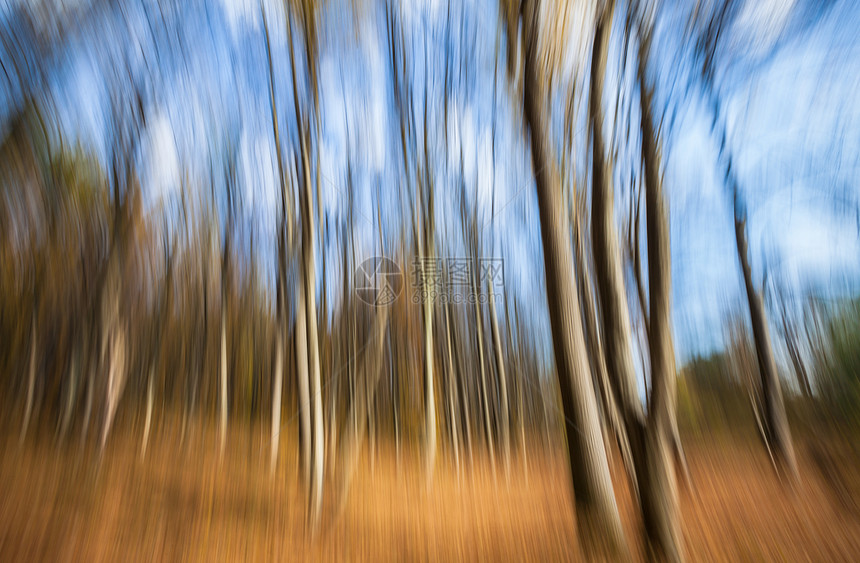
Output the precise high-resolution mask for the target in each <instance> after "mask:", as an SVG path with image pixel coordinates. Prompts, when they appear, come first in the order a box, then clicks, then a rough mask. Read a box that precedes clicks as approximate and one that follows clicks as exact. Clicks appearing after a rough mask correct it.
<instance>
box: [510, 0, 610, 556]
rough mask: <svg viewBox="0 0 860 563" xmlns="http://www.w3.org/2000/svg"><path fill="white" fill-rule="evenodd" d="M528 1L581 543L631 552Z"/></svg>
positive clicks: (527, 99)
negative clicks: (606, 441)
mask: <svg viewBox="0 0 860 563" xmlns="http://www.w3.org/2000/svg"><path fill="white" fill-rule="evenodd" d="M535 4H536V2H531V3H529V5H528V6H524V13H523V40H524V55H525V56H524V59H523V70H524V76H523V101H524V114H525V120H526V124H527V126H528V130H529V132H530V141H531V153H532V168H533V170H534V175H535V184H536V187H537V198H538V209H539V213H540V226H541V240H542V242H543V255H544V265H545V268H546V285H547V298H548V302H549V318H550V326H551V329H552V336H553V349H554V352H555V358H556V369H557V372H558V383H559V390H560V392H561V399H562V408H563V411H564V416H565V429H566V434H567V448H568V454H569V464H570V471H571V478H572V481H573V491H574V500H575V504H576V510H577V511H576V516H577V528H578V532H579V538H580V544H581V546H582V548H583V549H584V551H585V552H586V554H588V555H589V556H592V555H599V554H606V555H608V556H610V557H616V556H619V555H622V554H625V553H626V551H627V550H626V542H625V539H624V532H623V529H622V527H621V519H620V517H619V514H618V507H617V505H616V503H615V497H614V494H613V488H612V479H611V476H610V473H609V463H608V460H607V457H606V450H605V449H604V447H603V441H602V438H601V431H600V418H599V415H598V410H597V401H596V398H595V394H594V387H593V386H592V382H591V377H590V375H589V373H590V370H589V366H588V361H587V359H586V356H585V343H584V340H583V334H582V326H581V324H580V312H579V303H578V298H577V295H576V291H575V287H574V283H573V280H572V278H571V273H572V271H573V256H572V253H571V247H570V239H569V233H570V227H569V225H568V221H567V214H566V212H565V206H564V205H563V202H562V198H561V190H560V185H561V182H560V179H559V177H558V171H557V170H556V168H555V160H554V157H553V156H552V155H551V151H550V148H549V146H548V143H547V141H546V139H545V137H544V129H543V128H544V125H545V123H544V122H545V119H546V117H545V115H544V107H543V104H544V102H543V99H544V95H543V92H542V84H543V82H544V79H543V77H542V73H541V71H540V68H539V65H540V58H539V54H538V34H537V31H538V22H537V18H538V7H537V6H536V5H535Z"/></svg>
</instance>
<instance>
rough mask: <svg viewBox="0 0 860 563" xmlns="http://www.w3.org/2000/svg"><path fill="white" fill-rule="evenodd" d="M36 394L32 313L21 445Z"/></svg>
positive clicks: (34, 334)
mask: <svg viewBox="0 0 860 563" xmlns="http://www.w3.org/2000/svg"><path fill="white" fill-rule="evenodd" d="M35 393H36V313H35V312H33V316H32V320H31V321H30V363H29V367H28V369H27V402H26V403H25V404H24V425H23V426H22V427H21V438H20V441H21V443H24V438H25V437H26V436H27V429H28V428H29V426H30V416H31V415H32V413H33V401H34V396H35Z"/></svg>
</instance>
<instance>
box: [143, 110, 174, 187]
mask: <svg viewBox="0 0 860 563" xmlns="http://www.w3.org/2000/svg"><path fill="white" fill-rule="evenodd" d="M149 143H150V146H149V154H150V158H149V159H148V162H149V165H150V167H149V173H148V178H149V187H150V190H151V193H152V197H153V199H154V200H157V199H158V198H160V197H167V196H169V195H170V193H171V192H172V191H173V190H175V189H177V187H178V183H179V158H178V156H177V153H176V143H175V142H174V139H173V127H172V126H171V123H170V120H169V119H168V117H167V116H166V115H165V114H164V113H161V114H159V115H158V117H156V119H155V121H154V123H153V125H152V126H151V128H150V132H149Z"/></svg>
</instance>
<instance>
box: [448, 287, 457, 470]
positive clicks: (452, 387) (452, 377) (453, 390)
mask: <svg viewBox="0 0 860 563" xmlns="http://www.w3.org/2000/svg"><path fill="white" fill-rule="evenodd" d="M445 336H446V338H447V350H448V409H449V410H450V412H451V446H452V448H453V449H454V463H455V465H456V468H457V474H458V475H459V474H460V427H459V425H458V424H457V408H458V403H459V401H457V374H456V372H455V369H454V353H453V350H452V346H453V342H452V339H451V315H450V303H448V302H446V303H445Z"/></svg>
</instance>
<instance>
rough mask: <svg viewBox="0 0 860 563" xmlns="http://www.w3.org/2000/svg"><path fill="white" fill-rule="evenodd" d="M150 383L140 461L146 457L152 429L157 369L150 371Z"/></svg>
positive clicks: (147, 393)
mask: <svg viewBox="0 0 860 563" xmlns="http://www.w3.org/2000/svg"><path fill="white" fill-rule="evenodd" d="M148 379H149V381H147V384H146V417H145V418H144V422H143V443H142V444H141V446H140V459H141V460H143V459H144V458H145V457H146V446H147V444H148V443H149V431H150V429H151V428H152V403H153V400H154V397H153V394H154V389H153V381H154V380H155V368H154V367H153V368H150V369H149V378H148Z"/></svg>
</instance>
